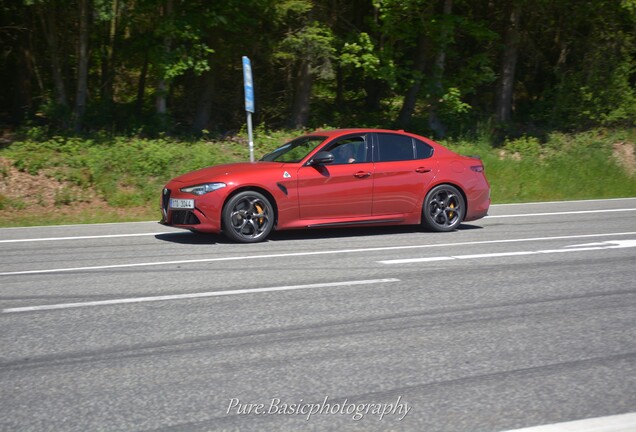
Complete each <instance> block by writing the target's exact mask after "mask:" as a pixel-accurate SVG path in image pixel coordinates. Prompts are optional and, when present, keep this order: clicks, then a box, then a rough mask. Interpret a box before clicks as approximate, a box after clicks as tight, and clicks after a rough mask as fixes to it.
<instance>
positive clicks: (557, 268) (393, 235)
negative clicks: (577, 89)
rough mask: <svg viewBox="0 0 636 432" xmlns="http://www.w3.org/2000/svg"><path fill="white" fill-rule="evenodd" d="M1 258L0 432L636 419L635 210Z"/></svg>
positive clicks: (159, 233) (512, 208)
mask: <svg viewBox="0 0 636 432" xmlns="http://www.w3.org/2000/svg"><path fill="white" fill-rule="evenodd" d="M0 251H1V252H2V253H1V254H0V287H1V288H0V310H1V313H0V329H1V330H0V347H1V350H0V430H3V431H26V430H34V431H42V430H51V431H65V430H72V431H89V430H122V431H140V430H188V431H189V430H194V431H198V430H201V431H203V430H258V431H260V430H272V431H274V430H276V431H279V430H413V431H429V432H430V431H453V432H457V431H502V430H506V429H513V428H521V427H528V426H535V425H541V424H548V423H556V422H564V421H570V420H578V419H584V418H590V417H600V416H609V415H614V414H622V413H627V412H633V411H636V336H635V335H636V199H624V200H607V201H586V202H565V203H541V204H522V205H500V206H493V207H492V208H491V216H490V217H488V218H486V219H483V220H480V221H476V222H471V223H469V224H465V225H463V226H462V228H461V229H460V230H458V231H456V232H452V233H446V234H436V233H427V232H423V231H421V230H419V229H417V228H414V227H406V228H405V227H400V228H366V229H356V230H329V231H297V232H284V233H276V234H275V235H274V236H273V237H272V239H271V240H270V241H268V242H266V243H261V244H255V245H242V244H232V243H230V242H228V241H226V240H225V239H224V238H223V237H220V236H213V235H196V234H192V233H189V232H182V231H177V230H171V229H167V228H166V227H163V226H161V225H158V224H156V223H131V224H110V225H108V224H106V225H85V226H66V227H36V228H18V229H2V230H0ZM360 417H361V418H360Z"/></svg>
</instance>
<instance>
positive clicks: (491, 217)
mask: <svg viewBox="0 0 636 432" xmlns="http://www.w3.org/2000/svg"><path fill="white" fill-rule="evenodd" d="M632 211H636V208H626V209H605V210H580V211H564V212H552V213H523V214H510V215H492V216H491V215H488V216H486V217H485V218H484V219H495V218H497V219H499V218H518V217H534V216H559V215H574V214H592V213H616V212H632Z"/></svg>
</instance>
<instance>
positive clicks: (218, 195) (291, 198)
mask: <svg viewBox="0 0 636 432" xmlns="http://www.w3.org/2000/svg"><path fill="white" fill-rule="evenodd" d="M489 205H490V186H489V184H488V181H487V180H486V176H485V174H484V166H483V163H482V162H481V160H480V159H478V158H475V157H467V156H461V155H459V154H457V153H454V152H452V151H450V150H449V149H447V148H445V147H443V146H442V145H440V144H438V143H436V142H435V141H432V140H430V139H428V138H425V137H422V136H418V135H415V134H412V133H408V132H404V131H401V130H400V131H391V130H379V129H340V130H330V131H316V132H313V133H310V134H308V135H305V136H301V137H299V138H296V139H294V140H292V141H290V142H288V143H286V144H284V145H283V146H281V147H279V148H277V149H276V150H274V151H273V152H271V153H269V154H267V155H265V156H264V157H263V158H262V159H261V160H259V161H257V162H249V163H232V164H225V165H217V166H212V167H208V168H203V169H200V170H197V171H193V172H190V173H187V174H184V175H182V176H179V177H177V178H175V179H173V180H171V181H169V182H168V184H167V185H166V186H165V187H164V188H163V191H162V197H161V211H162V220H161V223H162V224H165V225H170V226H174V227H178V228H184V229H188V230H191V231H199V232H209V233H221V232H222V233H224V234H225V235H226V236H227V237H229V238H230V239H232V240H233V241H238V242H244V243H251V242H258V241H262V240H265V239H266V238H267V237H268V235H269V234H270V233H271V232H272V230H288V229H299V228H319V227H348V226H349V227H350V226H359V225H369V226H371V225H374V226H376V225H378V226H379V225H423V226H424V227H425V228H427V229H428V230H432V231H452V230H454V229H456V228H457V227H458V226H459V225H460V224H461V223H462V222H463V221H472V220H475V219H479V218H482V217H484V216H485V215H486V214H487V212H488V207H489Z"/></svg>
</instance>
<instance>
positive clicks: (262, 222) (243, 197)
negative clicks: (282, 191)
mask: <svg viewBox="0 0 636 432" xmlns="http://www.w3.org/2000/svg"><path fill="white" fill-rule="evenodd" d="M273 227H274V208H273V207H272V205H271V204H270V202H269V200H268V199H267V198H265V196H263V195H262V194H260V193H258V192H255V191H245V192H240V193H238V194H236V195H234V196H233V197H232V198H230V200H229V201H228V202H227V203H226V204H225V207H223V233H224V234H225V235H226V236H228V237H229V238H230V239H232V240H236V241H239V242H241V243H255V242H259V241H263V240H265V239H266V238H267V236H268V235H269V233H270V232H271V231H272V228H273Z"/></svg>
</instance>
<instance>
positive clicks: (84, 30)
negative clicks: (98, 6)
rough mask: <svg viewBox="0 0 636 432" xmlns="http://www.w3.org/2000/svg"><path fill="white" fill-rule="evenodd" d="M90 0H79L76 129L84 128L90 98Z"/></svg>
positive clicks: (77, 130)
mask: <svg viewBox="0 0 636 432" xmlns="http://www.w3.org/2000/svg"><path fill="white" fill-rule="evenodd" d="M88 1H89V0H79V14H80V34H79V52H78V64H77V93H76V96H75V131H76V132H79V131H81V130H82V121H83V119H84V114H85V113H86V100H87V98H88V20H89V13H88Z"/></svg>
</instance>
